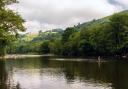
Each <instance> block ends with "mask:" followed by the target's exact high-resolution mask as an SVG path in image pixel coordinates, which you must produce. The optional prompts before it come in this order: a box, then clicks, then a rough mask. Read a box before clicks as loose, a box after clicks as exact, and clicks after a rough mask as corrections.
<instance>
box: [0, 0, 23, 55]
mask: <svg viewBox="0 0 128 89" xmlns="http://www.w3.org/2000/svg"><path fill="white" fill-rule="evenodd" d="M12 3H17V1H16V0H0V47H1V50H0V51H1V52H0V56H3V55H5V53H6V47H7V46H8V45H10V44H11V43H12V42H13V41H14V40H16V38H17V35H18V31H25V28H24V26H23V22H24V20H23V19H22V18H21V16H20V15H18V14H17V13H15V12H13V11H12V10H9V9H7V8H6V6H7V5H10V4H12Z"/></svg>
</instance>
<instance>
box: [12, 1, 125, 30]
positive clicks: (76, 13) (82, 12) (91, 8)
mask: <svg viewBox="0 0 128 89" xmlns="http://www.w3.org/2000/svg"><path fill="white" fill-rule="evenodd" d="M118 1H122V0H118ZM123 1H127V0H123ZM11 8H12V9H14V10H16V11H18V12H19V13H20V14H21V15H22V16H23V18H24V19H26V20H27V21H28V22H27V23H26V24H28V25H29V26H28V25H27V28H28V29H29V30H28V31H32V32H36V31H38V30H40V29H41V27H43V28H42V29H44V30H46V29H51V28H57V27H58V26H59V27H62V28H63V27H66V26H72V25H75V24H77V23H79V22H81V23H82V22H85V21H88V20H92V19H94V18H101V17H104V16H107V15H110V14H112V13H114V12H117V11H120V10H122V8H121V7H120V6H117V5H113V4H110V3H109V2H108V0H20V3H19V4H18V5H13V6H11ZM45 28H46V29H45ZM30 29H32V30H30Z"/></svg>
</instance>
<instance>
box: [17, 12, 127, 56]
mask: <svg viewBox="0 0 128 89" xmlns="http://www.w3.org/2000/svg"><path fill="white" fill-rule="evenodd" d="M35 43H36V44H35ZM21 44H22V45H20V46H18V47H17V48H19V49H18V50H21V49H23V50H26V51H23V53H25V52H30V51H31V52H38V53H43V54H46V53H52V54H57V55H65V56H99V55H102V56H114V55H127V54H128V11H125V12H122V13H116V14H114V15H112V16H108V17H105V18H102V19H99V20H93V21H90V22H87V23H84V24H78V25H77V26H74V27H68V28H66V29H65V30H64V31H63V30H61V29H54V30H51V31H46V32H42V31H40V32H39V35H38V36H37V37H34V38H33V40H31V41H28V42H26V41H25V40H22V41H21ZM23 44H24V45H23ZM28 44H31V45H30V46H29V45H28ZM33 44H34V45H33ZM30 49H31V50H30ZM35 49H36V50H35Z"/></svg>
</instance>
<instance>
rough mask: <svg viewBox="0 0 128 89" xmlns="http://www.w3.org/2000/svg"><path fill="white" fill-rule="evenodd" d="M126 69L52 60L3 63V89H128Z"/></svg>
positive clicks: (124, 65)
mask: <svg viewBox="0 0 128 89" xmlns="http://www.w3.org/2000/svg"><path fill="white" fill-rule="evenodd" d="M70 60H71V59H70ZM127 67H128V63H127V62H126V61H125V62H123V61H109V62H103V63H101V64H98V63H97V62H94V61H93V62H88V61H67V60H66V61H65V60H63V61H62V60H61V61H60V60H58V59H57V60H52V58H49V57H44V58H30V59H28V58H27V59H18V60H7V61H0V89H60V88H61V89H128V77H127V75H128V69H127Z"/></svg>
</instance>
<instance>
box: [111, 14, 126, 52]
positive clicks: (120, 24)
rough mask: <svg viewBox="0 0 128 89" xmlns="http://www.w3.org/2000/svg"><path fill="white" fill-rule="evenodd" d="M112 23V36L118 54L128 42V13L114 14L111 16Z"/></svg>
mask: <svg viewBox="0 0 128 89" xmlns="http://www.w3.org/2000/svg"><path fill="white" fill-rule="evenodd" d="M110 25H111V28H112V35H111V36H112V38H113V42H114V44H113V45H115V47H116V50H115V52H116V54H120V53H121V50H122V48H125V47H124V46H126V44H127V42H128V39H127V38H128V14H127V13H119V14H114V15H113V16H112V17H111V18H110Z"/></svg>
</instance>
